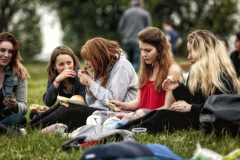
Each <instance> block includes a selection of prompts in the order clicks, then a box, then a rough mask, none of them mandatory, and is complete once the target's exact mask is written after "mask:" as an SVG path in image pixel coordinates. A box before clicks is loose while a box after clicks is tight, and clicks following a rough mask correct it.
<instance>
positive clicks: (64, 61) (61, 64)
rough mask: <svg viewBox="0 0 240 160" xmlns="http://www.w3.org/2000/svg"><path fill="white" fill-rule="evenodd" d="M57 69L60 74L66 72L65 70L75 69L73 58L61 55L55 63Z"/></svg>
mask: <svg viewBox="0 0 240 160" xmlns="http://www.w3.org/2000/svg"><path fill="white" fill-rule="evenodd" d="M55 69H56V70H57V72H58V73H61V72H62V71H64V69H72V70H73V69H74V62H73V59H72V57H71V56H69V55H68V54H60V55H58V56H57V58H56V61H55Z"/></svg>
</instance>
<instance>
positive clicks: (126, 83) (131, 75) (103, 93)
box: [86, 56, 138, 110]
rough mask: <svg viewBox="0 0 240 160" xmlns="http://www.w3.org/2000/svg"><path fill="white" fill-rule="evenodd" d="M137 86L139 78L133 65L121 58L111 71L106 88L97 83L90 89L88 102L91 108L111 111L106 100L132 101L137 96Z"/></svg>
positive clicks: (87, 96) (87, 95)
mask: <svg viewBox="0 0 240 160" xmlns="http://www.w3.org/2000/svg"><path fill="white" fill-rule="evenodd" d="M137 84H138V78H137V74H136V72H135V70H134V68H133V66H132V64H131V63H130V62H129V61H128V60H127V59H126V57H125V56H121V57H120V59H119V61H118V62H117V63H116V64H115V66H114V67H113V69H112V70H111V73H110V76H109V80H108V82H107V84H106V87H103V86H100V83H99V81H95V82H94V83H93V84H92V85H91V86H90V88H89V89H90V92H87V93H86V102H87V104H88V105H89V106H90V107H94V108H100V109H104V110H109V108H108V107H107V106H106V102H105V100H106V99H109V100H118V101H123V102H128V101H132V100H134V99H135V98H136V96H137Z"/></svg>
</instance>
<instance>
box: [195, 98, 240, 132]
mask: <svg viewBox="0 0 240 160" xmlns="http://www.w3.org/2000/svg"><path fill="white" fill-rule="evenodd" d="M199 120H200V123H201V124H202V126H203V128H204V129H205V130H206V131H207V132H211V131H212V130H214V131H216V133H217V134H219V133H222V132H223V131H227V132H229V133H231V134H232V135H236V134H237V133H238V128H239V126H240V95H237V94H221V95H213V96H210V97H209V98H208V99H207V101H206V102H205V104H204V106H203V108H202V110H201V113H200V116H199Z"/></svg>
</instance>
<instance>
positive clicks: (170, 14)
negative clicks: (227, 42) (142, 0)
mask: <svg viewBox="0 0 240 160" xmlns="http://www.w3.org/2000/svg"><path fill="white" fill-rule="evenodd" d="M146 2H147V3H148V8H149V10H150V12H151V13H152V16H153V19H154V20H153V21H154V24H155V25H156V26H158V27H161V25H162V23H163V22H164V21H165V20H171V21H173V22H175V23H174V24H175V28H176V29H177V30H178V31H179V32H180V34H181V36H182V37H183V38H184V39H186V35H187V34H188V33H189V32H190V31H192V30H194V29H207V30H210V31H211V32H213V33H215V34H217V35H218V36H220V37H222V38H228V36H229V35H232V34H233V33H235V30H234V27H235V26H236V24H237V22H238V20H237V19H236V17H234V15H236V14H237V13H238V12H239V11H238V9H237V5H238V1H237V0H198V1H197V0H177V1H176V0H161V1H146ZM183 48H184V50H183ZM185 50H186V47H185V45H183V46H182V52H185Z"/></svg>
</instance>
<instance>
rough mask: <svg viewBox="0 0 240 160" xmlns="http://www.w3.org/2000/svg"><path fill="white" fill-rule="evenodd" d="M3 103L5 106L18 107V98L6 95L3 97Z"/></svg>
mask: <svg viewBox="0 0 240 160" xmlns="http://www.w3.org/2000/svg"><path fill="white" fill-rule="evenodd" d="M3 104H4V105H5V106H10V107H14V108H15V107H17V100H16V98H10V97H5V98H4V99H3Z"/></svg>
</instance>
